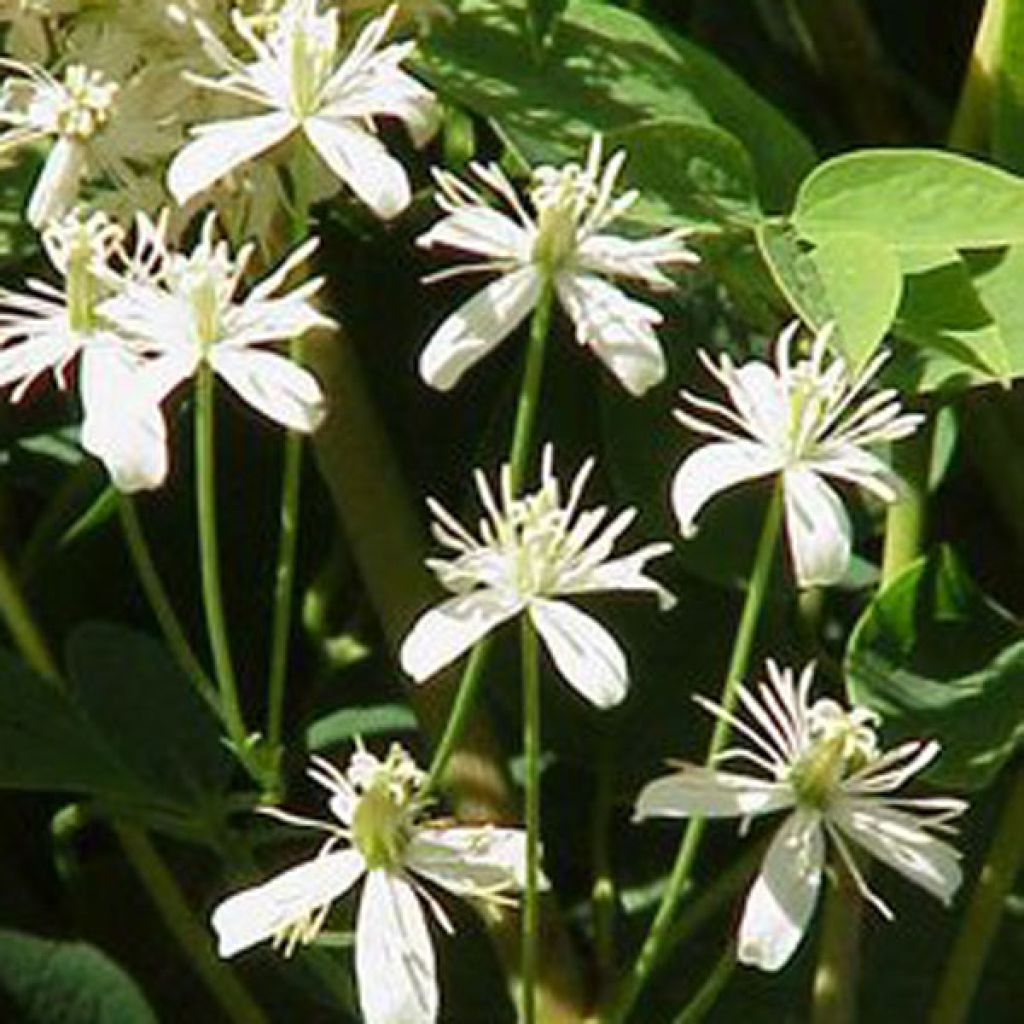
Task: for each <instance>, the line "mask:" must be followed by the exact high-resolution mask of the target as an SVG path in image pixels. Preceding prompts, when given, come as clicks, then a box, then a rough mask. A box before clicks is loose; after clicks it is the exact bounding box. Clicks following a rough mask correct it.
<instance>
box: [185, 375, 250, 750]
mask: <svg viewBox="0 0 1024 1024" xmlns="http://www.w3.org/2000/svg"><path fill="white" fill-rule="evenodd" d="M195 403H196V426H195V433H196V438H195V442H196V507H197V518H198V520H199V564H200V570H201V576H202V588H203V611H204V612H205V615H206V630H207V633H208V635H209V642H210V651H211V653H212V655H213V667H214V675H215V678H216V680H217V689H218V692H219V694H220V704H221V712H222V716H223V719H224V725H225V727H226V728H227V731H228V736H229V737H230V739H231V742H232V743H233V744H234V747H235V752H236V754H237V755H238V757H239V758H240V759H241V760H242V761H243V762H244V761H247V753H248V745H247V737H248V731H247V730H246V727H245V720H244V719H243V717H242V706H241V703H240V702H239V698H238V682H237V680H236V677H235V667H234V664H233V663H232V660H231V649H230V646H229V644H228V632H227V624H226V622H225V619H224V602H223V592H222V589H221V580H220V550H219V544H218V538H217V484H216V450H215V445H214V424H213V415H214V410H213V370H212V369H211V368H210V366H209V365H208V364H207V363H206V362H205V361H204V362H201V363H200V364H199V369H198V370H197V372H196V394H195Z"/></svg>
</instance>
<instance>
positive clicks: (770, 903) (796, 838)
mask: <svg viewBox="0 0 1024 1024" xmlns="http://www.w3.org/2000/svg"><path fill="white" fill-rule="evenodd" d="M824 860H825V837H824V835H823V834H822V828H821V823H820V822H819V820H818V816H817V814H816V813H814V812H812V811H805V810H798V811H795V812H794V813H793V814H791V815H790V816H789V817H788V818H787V819H786V820H785V821H784V822H783V824H782V826H781V828H780V829H779V831H778V832H777V833H776V835H775V838H774V839H773V840H772V844H771V846H770V847H769V848H768V853H767V854H766V855H765V858H764V862H763V863H762V865H761V873H760V874H759V875H758V876H757V880H756V881H755V882H754V885H753V887H752V888H751V890H750V894H749V895H748V896H747V902H746V905H745V906H744V908H743V920H742V921H741V922H740V930H739V936H738V939H737V951H736V956H737V959H738V960H739V961H740V963H742V964H747V965H749V966H750V967H759V968H760V969H761V970H762V971H777V970H780V969H781V968H782V967H784V966H785V965H786V963H787V962H788V961H789V958H790V957H791V956H792V955H793V953H794V952H795V951H796V948H797V946H799V945H800V940H801V939H802V938H803V937H804V932H805V931H806V930H807V925H808V922H809V921H810V919H811V914H812V913H813V911H814V905H815V903H817V900H818V890H819V889H820V888H821V871H822V865H823V863H824Z"/></svg>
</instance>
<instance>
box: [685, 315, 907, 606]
mask: <svg viewBox="0 0 1024 1024" xmlns="http://www.w3.org/2000/svg"><path fill="white" fill-rule="evenodd" d="M798 328H799V324H798V323H795V322H794V323H792V324H790V325H789V326H788V327H787V328H786V329H785V330H784V331H783V332H782V333H781V334H780V335H779V339H778V342H777V343H776V348H775V366H774V367H773V366H770V365H769V364H767V363H764V362H761V361H760V360H757V359H752V360H750V361H749V362H747V363H744V364H743V365H742V366H739V367H737V366H734V365H733V363H732V361H731V360H730V359H729V357H728V356H727V355H722V356H720V357H719V362H718V364H717V365H716V364H715V363H714V362H713V361H712V360H711V358H710V357H709V356H708V355H707V354H706V353H704V352H701V353H700V355H701V358H702V360H703V362H704V365H705V366H706V367H707V369H708V370H709V371H710V372H711V374H712V375H713V376H714V377H715V378H716V379H717V380H718V381H719V383H720V384H721V385H722V386H723V387H724V388H725V390H726V391H727V393H728V395H729V399H730V401H731V403H732V405H731V407H730V406H727V405H721V404H719V403H717V402H712V401H708V400H707V399H704V398H699V397H698V396H697V395H694V394H691V393H689V392H687V391H684V392H683V393H682V398H683V400H684V401H685V402H686V403H687V404H688V406H689V408H688V409H685V410H679V411H677V412H676V417H677V418H678V420H679V421H680V422H681V423H682V424H684V425H685V426H687V427H689V428H691V429H692V430H695V431H697V432H698V433H701V434H706V435H708V436H710V437H713V438H717V440H715V441H714V442H712V443H711V444H707V445H705V446H704V447H702V448H698V449H697V450H696V451H695V452H693V453H692V454H691V455H689V456H688V457H687V458H686V459H684V460H683V464H682V465H681V466H680V467H679V469H678V471H677V472H676V475H675V479H674V481H673V484H672V504H673V506H674V508H675V513H676V516H677V517H678V519H679V524H680V529H681V530H682V533H683V536H684V537H685V536H692V535H693V534H694V533H695V532H696V526H695V520H696V518H697V515H698V513H699V512H700V510H701V509H702V508H703V507H704V505H705V503H706V502H707V501H709V500H710V499H711V498H713V497H714V496H715V495H716V494H718V493H719V492H720V491H724V490H728V489H729V488H730V487H732V486H733V485H734V484H737V483H741V482H742V481H745V480H753V479H756V478H757V477H762V476H770V475H773V474H776V473H779V474H781V476H782V490H783V499H784V503H785V520H786V532H787V535H788V538H789V549H790V553H791V555H792V558H793V564H794V569H795V572H796V579H797V583H798V584H799V585H800V586H801V587H809V586H816V585H826V584H830V583H835V582H836V581H837V580H838V579H840V578H841V577H842V575H843V573H844V572H845V571H846V567H847V565H848V564H849V561H850V549H851V532H852V531H851V528H850V521H849V519H848V517H847V515H846V510H845V508H844V507H843V504H842V502H841V501H840V499H839V497H838V495H837V494H836V492H835V491H834V490H833V489H832V487H830V486H829V484H828V483H827V482H826V479H825V478H826V477H832V478H834V479H837V480H845V481H848V482H850V483H854V484H858V485H859V486H861V487H863V488H865V489H866V490H868V491H870V492H872V493H873V494H875V495H877V496H878V497H879V498H881V499H882V501H886V502H892V501H895V500H896V499H897V498H898V496H899V479H898V478H897V477H896V475H895V474H894V473H893V472H892V470H891V469H890V468H889V467H888V466H887V465H886V464H885V463H884V462H883V461H882V460H881V459H880V458H878V457H877V456H876V455H873V454H871V453H870V452H868V451H866V450H865V446H867V445H871V444H877V443H879V442H883V441H896V440H898V439H899V438H903V437H906V436H907V435H909V434H912V433H913V432H914V430H916V429H917V426H918V424H919V423H920V422H921V420H922V419H923V417H921V416H919V415H917V414H916V413H904V412H902V411H901V409H900V404H899V401H898V399H897V397H896V392H895V391H894V390H891V389H887V390H883V391H878V392H876V393H875V394H873V395H871V396H870V397H864V395H863V391H864V388H865V387H866V386H867V384H868V382H869V381H870V380H871V378H872V377H874V376H875V374H876V373H877V372H878V369H879V367H880V366H881V364H882V363H883V362H884V361H885V359H886V354H885V353H880V354H879V355H877V356H876V357H875V358H874V359H872V360H871V361H870V362H869V363H868V364H867V366H865V367H864V369H863V370H862V371H861V372H860V373H859V374H858V375H857V376H856V377H854V378H852V379H851V378H850V376H849V374H848V372H847V368H846V364H845V363H844V361H843V360H842V358H840V357H838V356H833V357H832V358H831V360H827V359H826V352H827V346H828V339H829V335H830V333H831V332H830V328H828V327H826V328H825V329H824V330H822V331H819V332H818V334H817V335H816V337H815V338H814V341H813V343H812V345H811V351H810V355H809V356H808V357H807V358H806V359H801V360H800V361H798V362H796V363H793V362H792V361H791V355H790V347H791V345H792V343H793V338H794V336H795V335H796V332H797V330H798Z"/></svg>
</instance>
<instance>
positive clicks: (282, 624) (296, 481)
mask: <svg viewBox="0 0 1024 1024" xmlns="http://www.w3.org/2000/svg"><path fill="white" fill-rule="evenodd" d="M308 158H309V154H308V153H307V151H306V147H305V146H300V147H298V152H296V154H295V157H294V159H293V161H292V183H293V186H294V194H293V197H292V225H291V228H292V230H291V234H292V242H293V243H294V244H296V245H298V244H301V243H302V242H303V241H305V238H306V236H307V235H308V234H309V206H310V199H309V167H308ZM288 354H289V356H290V357H291V358H292V359H294V360H295V361H296V362H301V360H302V339H301V338H293V339H292V342H291V344H290V346H289V352H288ZM302 445H303V437H302V434H300V433H299V432H298V431H296V430H289V431H288V432H287V434H286V436H285V439H284V453H283V456H282V458H283V464H282V469H281V512H280V520H279V522H280V526H279V530H280V532H279V534H278V542H277V545H278V546H277V565H276V568H275V572H274V610H273V616H272V618H271V624H270V667H269V671H268V676H267V744H268V746H269V747H270V749H271V751H276V750H277V749H278V748H279V747H280V746H281V740H282V737H283V734H284V701H285V689H286V686H285V684H286V681H287V678H288V647H289V641H290V639H291V626H292V616H293V613H294V607H295V567H296V563H297V560H298V551H299V509H300V499H301V482H302Z"/></svg>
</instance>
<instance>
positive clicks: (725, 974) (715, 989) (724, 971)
mask: <svg viewBox="0 0 1024 1024" xmlns="http://www.w3.org/2000/svg"><path fill="white" fill-rule="evenodd" d="M735 969H736V947H735V946H733V945H732V944H730V945H729V947H728V948H727V949H726V951H725V952H724V953H723V954H722V956H721V958H720V959H719V961H718V963H717V964H715V966H714V968H713V969H712V971H711V973H710V974H709V975H708V976H707V978H706V979H705V981H704V984H703V985H701V987H700V989H699V990H698V991H697V994H696V995H695V996H694V997H693V998H692V999H691V1000H690V1001H689V1003H687V1004H686V1006H684V1007H683V1009H682V1011H681V1012H680V1014H679V1016H677V1017H676V1018H675V1020H674V1021H673V1022H672V1024H698V1021H702V1020H703V1019H704V1018H705V1017H706V1016H707V1014H708V1013H709V1012H710V1010H711V1007H713V1006H714V1005H715V1003H716V1002H717V1001H718V997H719V996H720V995H721V994H722V990H723V989H724V988H725V986H726V985H727V984H728V983H729V979H730V978H731V977H732V972H733V971H734V970H735Z"/></svg>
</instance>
